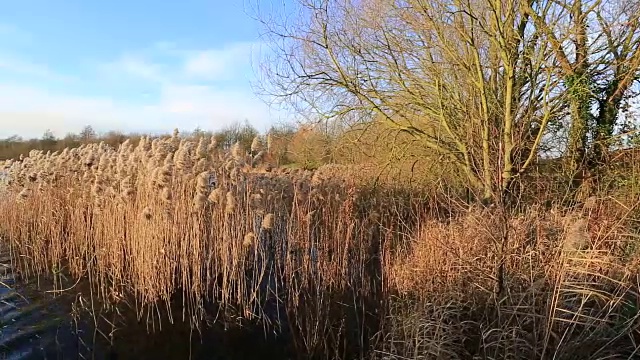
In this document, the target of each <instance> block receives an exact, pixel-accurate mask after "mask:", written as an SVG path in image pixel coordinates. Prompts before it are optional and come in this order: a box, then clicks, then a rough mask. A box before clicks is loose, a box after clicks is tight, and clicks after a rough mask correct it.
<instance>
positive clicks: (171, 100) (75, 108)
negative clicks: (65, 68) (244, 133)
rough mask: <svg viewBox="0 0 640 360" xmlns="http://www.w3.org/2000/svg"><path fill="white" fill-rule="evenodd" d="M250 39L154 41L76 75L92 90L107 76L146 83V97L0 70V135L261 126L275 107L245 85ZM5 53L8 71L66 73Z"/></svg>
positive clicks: (128, 83) (124, 84)
mask: <svg viewBox="0 0 640 360" xmlns="http://www.w3.org/2000/svg"><path fill="white" fill-rule="evenodd" d="M252 45H253V44H247V43H237V44H231V45H229V46H225V47H222V48H219V49H200V50H198V49H195V50H194V49H186V50H185V49H180V48H179V47H177V46H176V45H174V44H170V43H161V44H154V45H153V46H151V47H150V48H149V49H143V50H141V51H139V52H131V53H127V54H122V55H121V56H118V57H115V60H112V61H107V62H104V63H102V64H96V65H95V74H94V76H93V77H88V78H86V79H82V80H78V81H81V82H82V83H83V85H85V86H87V87H88V86H93V87H95V88H97V89H104V88H110V87H108V86H107V85H106V84H113V83H117V84H118V86H117V87H118V88H120V89H130V88H135V89H142V88H144V89H145V90H144V91H146V92H148V93H149V94H151V95H149V96H142V95H144V94H142V92H143V90H139V91H140V92H141V94H138V95H140V96H130V97H126V96H125V97H123V96H122V94H119V93H116V92H115V90H113V91H114V92H113V93H107V94H106V95H101V96H96V95H87V94H83V93H73V92H70V93H52V92H50V91H48V90H46V87H45V86H36V85H26V84H17V85H16V83H11V84H7V83H4V84H3V83H2V81H1V79H2V78H1V77H0V137H7V136H11V135H13V134H19V135H22V136H25V137H33V136H40V135H41V134H42V133H43V132H44V131H45V130H47V129H50V130H51V131H53V132H54V133H55V134H56V135H59V136H62V135H64V134H65V133H67V132H69V131H74V132H75V131H78V130H79V129H80V128H81V127H82V126H84V125H87V124H91V125H93V126H94V127H95V128H96V129H97V130H98V131H107V130H112V129H113V130H122V131H154V132H156V131H170V130H171V129H173V128H174V127H178V128H180V129H193V128H195V127H201V128H206V129H213V130H215V129H219V128H220V127H222V126H225V125H228V124H231V123H233V122H236V121H244V120H245V119H246V120H248V121H250V122H251V123H253V124H254V125H255V126H257V127H258V128H259V129H261V130H265V129H266V127H267V126H268V124H269V123H270V122H271V119H272V118H273V117H274V115H275V114H273V113H270V111H269V109H268V107H267V106H266V105H265V104H263V103H262V102H261V101H260V100H259V99H257V98H256V97H255V96H254V95H253V93H252V92H251V90H250V87H249V84H248V78H249V77H250V76H251V68H250V62H251V60H250V56H251V49H252ZM3 59H5V61H4V62H3V61H2V60H3ZM6 59H7V58H3V57H0V67H4V68H6V69H7V70H8V69H13V70H16V69H21V70H22V71H23V73H25V74H29V75H30V76H38V77H41V78H42V79H49V80H51V79H54V78H56V77H58V76H60V77H61V78H64V76H62V75H60V74H57V73H56V72H54V71H52V70H51V69H49V68H47V67H46V66H42V67H39V66H37V65H36V64H30V63H28V62H20V61H17V59H13V61H7V60H6ZM21 67H22V68H21ZM140 83H144V86H142V87H141V86H140ZM129 91H131V90H129ZM134 91H138V90H134ZM98 93H101V94H104V91H102V92H101V91H98Z"/></svg>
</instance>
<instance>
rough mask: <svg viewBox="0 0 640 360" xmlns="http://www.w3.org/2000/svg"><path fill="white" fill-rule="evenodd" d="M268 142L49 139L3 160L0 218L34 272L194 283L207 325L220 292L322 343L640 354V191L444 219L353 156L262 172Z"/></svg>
mask: <svg viewBox="0 0 640 360" xmlns="http://www.w3.org/2000/svg"><path fill="white" fill-rule="evenodd" d="M260 152H261V143H260V141H258V140H256V141H254V144H252V146H251V149H250V152H249V151H245V150H243V149H242V148H241V147H240V145H239V144H236V145H234V146H233V147H232V148H231V149H230V150H229V151H222V150H221V149H218V148H217V145H216V144H215V141H213V140H209V139H204V138H201V139H199V140H197V141H192V140H187V139H182V138H179V137H178V136H177V134H175V135H174V136H172V137H167V138H163V139H154V140H150V139H143V140H142V141H141V142H140V144H139V145H138V146H136V147H133V146H131V145H130V144H129V143H125V144H123V145H122V146H121V147H119V148H118V149H112V148H109V147H107V146H105V145H103V144H98V145H87V146H83V147H81V148H79V149H68V150H64V151H63V152H61V153H57V154H43V153H40V152H35V151H34V152H32V153H31V154H30V155H29V156H28V157H26V158H24V159H23V160H22V161H16V162H10V163H8V164H5V167H7V168H8V172H9V176H10V179H11V180H10V184H9V185H8V188H7V189H8V192H7V193H6V195H3V198H2V199H3V200H2V201H1V202H0V232H1V234H2V235H3V236H4V237H6V239H8V240H9V241H10V243H11V246H12V251H13V253H14V254H15V255H16V260H17V261H18V263H19V266H20V269H21V272H22V274H23V276H37V275H50V274H54V275H55V274H59V273H62V272H64V273H68V274H70V275H71V276H73V277H74V278H80V277H87V278H89V280H90V282H91V284H92V289H93V291H94V293H95V295H96V296H98V297H99V298H100V300H102V301H103V302H104V303H105V304H106V305H107V306H108V305H112V304H114V303H117V302H118V301H124V300H123V299H125V298H127V296H128V297H129V298H130V299H132V301H131V302H130V304H131V305H132V306H134V307H135V308H136V309H137V310H138V311H139V314H140V316H142V315H143V314H147V316H149V314H153V313H157V312H158V311H167V312H169V314H170V311H171V310H170V306H168V304H169V302H170V301H171V299H172V296H174V295H175V294H176V293H180V294H181V295H182V296H183V298H184V299H186V301H185V309H184V311H183V312H182V314H170V318H174V317H175V316H181V317H182V318H183V319H188V320H189V321H193V323H194V324H197V323H198V320H199V319H202V318H204V317H205V316H206V304H207V303H208V302H212V301H213V302H216V303H217V304H219V305H220V307H221V308H222V309H223V310H224V311H225V312H226V313H227V314H228V315H232V316H235V317H242V318H248V319H256V320H259V321H263V322H265V323H269V322H275V323H276V325H278V324H280V325H286V326H288V327H289V330H290V332H291V334H292V336H293V337H294V339H295V344H296V347H297V350H298V351H299V352H300V353H301V354H305V355H308V356H319V357H320V356H321V357H334V358H372V357H380V358H415V359H440V358H443V359H453V358H478V359H506V358H514V359H515V358H526V359H529V358H571V356H574V355H575V354H583V355H584V354H595V355H593V357H594V358H603V357H606V356H612V355H615V354H618V355H620V354H621V356H622V357H623V358H630V357H633V356H635V355H636V354H637V345H636V340H638V339H640V336H639V333H638V324H639V321H640V319H639V316H638V308H639V306H638V301H639V300H638V299H639V297H638V296H639V295H638V293H639V292H638V280H637V276H638V264H639V263H640V262H639V261H638V260H640V256H639V255H638V252H637V250H636V249H637V246H636V245H635V244H636V243H637V241H638V238H637V236H638V235H637V230H633V228H632V227H631V225H632V223H633V221H634V219H633V217H632V215H633V214H636V213H637V211H636V210H637V209H636V208H635V206H636V205H637V204H633V203H629V204H627V205H623V204H620V203H616V202H615V201H610V200H607V201H605V200H593V199H592V201H590V202H589V204H588V206H585V207H584V208H583V209H581V210H574V211H572V212H567V211H564V210H563V209H560V208H551V209H543V208H540V207H535V206H533V207H530V208H529V209H528V210H527V211H525V212H524V213H522V212H521V213H515V212H512V213H508V214H507V213H504V212H501V211H499V209H471V210H464V211H463V210H460V209H458V210H457V211H450V212H448V213H447V214H448V218H442V217H440V216H436V215H435V214H434V213H433V212H432V209H431V208H432V204H433V201H432V200H431V198H430V197H429V198H427V197H425V194H424V193H422V192H418V191H414V190H410V189H406V188H405V189H397V188H394V187H393V184H386V186H383V187H376V188H372V187H371V186H368V185H367V184H366V179H359V180H358V181H356V180H354V177H353V176H351V175H357V174H350V173H349V172H348V171H345V169H344V168H343V167H337V166H330V167H326V168H324V169H321V170H319V171H316V172H308V171H288V170H287V171H286V172H285V171H275V172H268V171H261V170H260V169H258V168H256V166H259V163H260V158H262V157H263V155H260ZM257 158H258V159H257ZM211 175H215V178H216V179H217V185H216V188H215V189H212V188H210V187H209V179H210V176H211ZM360 175H362V174H360ZM70 291H71V290H70ZM122 294H126V295H127V296H121V295H122ZM274 314H277V315H278V316H275V318H274ZM284 315H286V320H285V318H284ZM349 344H350V345H351V346H350V347H349V346H347V345H349ZM351 350H354V352H349V351H351ZM356 350H357V351H356ZM585 356H586V357H582V358H589V357H590V356H591V355H588V356H587V355H585Z"/></svg>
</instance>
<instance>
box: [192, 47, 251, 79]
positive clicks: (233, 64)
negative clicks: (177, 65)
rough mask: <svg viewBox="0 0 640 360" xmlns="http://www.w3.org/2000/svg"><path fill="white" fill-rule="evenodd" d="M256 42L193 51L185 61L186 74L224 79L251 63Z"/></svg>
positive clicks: (200, 77)
mask: <svg viewBox="0 0 640 360" xmlns="http://www.w3.org/2000/svg"><path fill="white" fill-rule="evenodd" d="M255 45H256V44H254V43H240V44H234V45H232V46H228V47H225V48H223V49H214V50H204V51H196V52H191V53H189V54H188V55H187V56H186V59H185V62H184V69H183V71H184V74H185V76H187V77H190V78H196V79H200V80H202V79H205V80H224V79H228V78H230V77H232V76H234V75H237V71H239V70H242V69H243V68H245V69H246V68H248V67H249V66H250V64H251V52H252V50H253V48H254V46H255Z"/></svg>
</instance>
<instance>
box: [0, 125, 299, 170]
mask: <svg viewBox="0 0 640 360" xmlns="http://www.w3.org/2000/svg"><path fill="white" fill-rule="evenodd" d="M295 132H296V129H295V128H294V127H288V126H274V127H272V128H271V129H270V130H269V132H268V134H269V138H270V142H271V143H272V146H273V150H274V151H273V154H274V156H275V160H276V161H277V162H279V163H280V164H282V163H288V162H290V160H289V159H288V152H289V151H288V144H289V143H290V141H291V139H292V138H293V135H294V134H295ZM170 135H171V134H162V135H158V134H156V135H150V134H144V133H123V132H119V131H108V132H105V133H98V132H96V131H95V130H94V129H93V128H92V127H91V126H86V127H84V128H83V129H82V130H81V131H80V132H78V133H68V134H67V135H65V136H64V137H56V136H55V135H54V134H53V133H52V132H51V131H46V132H45V133H44V134H43V135H42V136H41V137H40V138H32V139H24V138H22V137H20V136H18V135H14V136H11V137H8V138H5V139H0V161H2V160H8V159H18V158H20V156H27V154H28V153H29V152H30V151H31V150H42V151H44V152H49V151H50V152H55V151H62V150H63V149H65V148H76V147H79V146H81V145H83V144H89V143H100V142H104V143H105V144H108V145H110V146H113V147H118V146H119V145H120V144H122V143H123V142H125V141H126V140H130V141H131V142H133V143H134V144H136V143H137V142H138V141H139V140H140V138H141V137H143V136H148V137H152V138H153V137H157V136H170ZM180 135H181V136H184V137H200V136H206V137H211V136H213V137H215V138H216V140H217V142H218V146H220V147H222V148H228V147H230V146H232V145H233V144H235V143H236V142H240V144H241V145H242V146H243V147H244V148H245V149H249V148H250V146H251V143H252V141H253V139H254V138H255V137H256V136H260V137H263V138H264V140H265V142H266V139H267V134H260V133H259V132H258V130H256V128H255V127H253V126H252V125H250V124H249V123H244V124H241V123H236V124H233V125H230V126H227V127H225V128H223V129H221V130H218V131H215V132H212V131H205V130H202V129H199V128H197V129H195V130H193V131H189V132H182V133H180ZM265 145H266V144H265Z"/></svg>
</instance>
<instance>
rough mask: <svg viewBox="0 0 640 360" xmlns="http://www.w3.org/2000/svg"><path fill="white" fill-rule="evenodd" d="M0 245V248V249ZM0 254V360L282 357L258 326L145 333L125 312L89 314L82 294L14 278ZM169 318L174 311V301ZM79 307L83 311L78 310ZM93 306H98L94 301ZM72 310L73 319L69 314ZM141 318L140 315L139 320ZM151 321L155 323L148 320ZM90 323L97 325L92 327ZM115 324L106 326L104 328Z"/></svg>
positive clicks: (278, 343) (166, 327)
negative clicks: (82, 304) (55, 290)
mask: <svg viewBox="0 0 640 360" xmlns="http://www.w3.org/2000/svg"><path fill="white" fill-rule="evenodd" d="M2 246H4V245H3V244H0V247H2ZM2 249H3V250H2V251H0V264H2V265H0V266H1V269H0V275H1V276H2V277H1V280H0V281H2V284H0V358H2V359H16V360H18V359H189V358H191V359H257V358H262V359H265V358H266V359H287V358H289V356H287V351H286V349H287V347H286V342H285V341H284V340H283V339H281V338H278V337H276V336H275V335H274V334H273V333H271V334H270V333H266V334H265V332H264V330H263V328H262V327H261V326H255V327H248V328H247V327H234V328H226V329H225V327H224V326H223V325H222V324H220V323H216V324H212V325H211V326H205V324H204V323H203V330H202V335H199V334H198V332H196V331H194V330H192V329H191V327H190V326H189V324H188V323H186V322H181V321H177V320H176V321H175V323H174V324H169V321H168V319H167V318H166V317H165V318H163V319H161V321H162V330H156V331H154V332H148V331H147V325H148V324H147V322H145V321H140V322H139V321H137V317H136V315H135V313H134V312H133V311H131V310H130V309H129V310H126V309H123V310H124V311H120V312H119V314H116V313H115V312H109V313H100V312H99V311H94V312H93V314H91V312H89V311H87V310H78V306H77V305H78V304H79V303H80V301H79V299H81V298H82V296H83V294H88V289H86V288H82V287H81V286H80V287H77V288H74V291H73V292H66V293H61V294H58V295H55V296H54V295H53V294H51V293H46V292H44V291H42V290H39V289H38V285H40V289H45V288H49V289H50V288H51V284H50V283H47V282H46V281H45V279H40V283H39V284H38V281H37V280H32V281H30V282H23V281H21V280H16V279H15V278H14V276H13V272H12V271H11V270H12V269H11V265H10V257H9V256H8V252H7V249H6V246H5V247H3V248H2ZM174 306H175V307H176V310H175V312H174V313H175V314H179V313H180V311H179V308H180V307H181V306H182V305H181V301H180V299H176V300H175V301H174ZM85 307H86V306H85ZM96 307H99V306H98V305H97V304H96ZM72 313H75V314H76V316H73V315H72ZM145 319H146V318H145ZM156 322H157V321H156ZM95 323H97V324H98V326H97V327H96V326H94V324H95ZM111 324H113V325H115V330H114V327H113V326H112V325H111Z"/></svg>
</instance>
